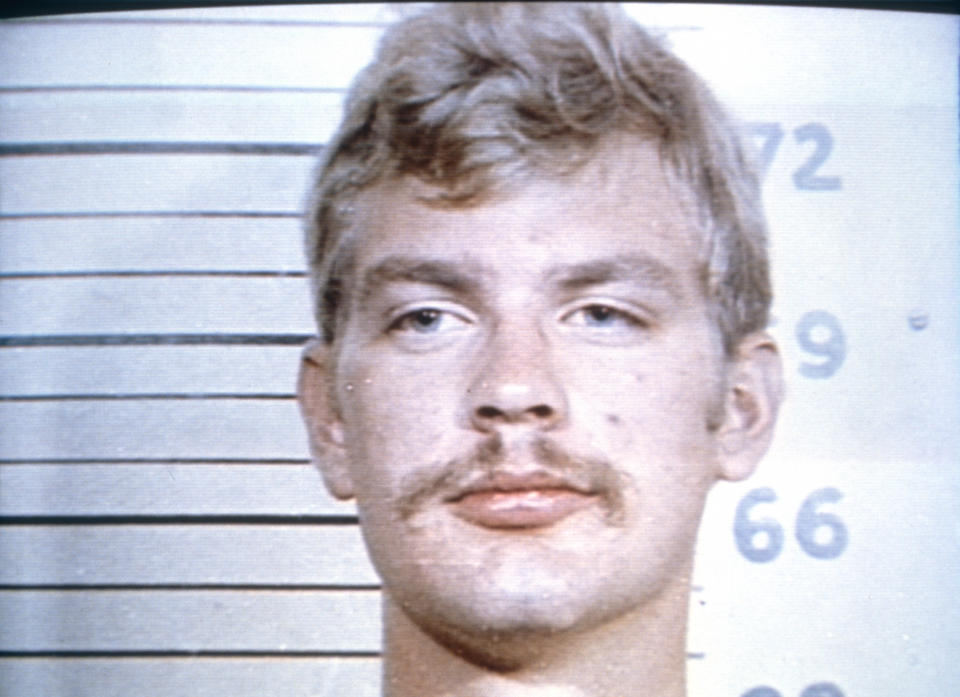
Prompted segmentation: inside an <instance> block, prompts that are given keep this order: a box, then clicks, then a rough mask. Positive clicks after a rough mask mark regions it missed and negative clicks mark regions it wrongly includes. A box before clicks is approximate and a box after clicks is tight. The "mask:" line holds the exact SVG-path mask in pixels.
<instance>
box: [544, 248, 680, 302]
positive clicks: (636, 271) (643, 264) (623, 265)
mask: <svg viewBox="0 0 960 697" xmlns="http://www.w3.org/2000/svg"><path fill="white" fill-rule="evenodd" d="M547 278H548V279H549V280H551V281H552V282H553V283H556V284H557V285H559V286H560V287H561V288H563V289H564V290H581V289H583V288H587V287H589V286H596V285H602V284H604V283H616V282H622V281H627V282H630V283H636V284H638V285H642V286H645V287H648V288H652V289H653V290H661V291H663V292H665V293H667V294H669V295H671V296H672V297H674V298H680V297H682V295H683V293H682V292H681V284H680V279H679V274H678V273H677V272H676V271H674V270H673V269H671V268H670V267H668V266H667V265H666V264H664V263H663V262H661V261H659V260H658V259H655V258H654V257H651V256H648V255H645V254H631V255H627V256H625V257H618V258H616V259H598V260H596V261H588V262H584V263H581V264H570V265H562V266H557V267H554V268H553V269H551V270H550V271H549V272H548V273H547Z"/></svg>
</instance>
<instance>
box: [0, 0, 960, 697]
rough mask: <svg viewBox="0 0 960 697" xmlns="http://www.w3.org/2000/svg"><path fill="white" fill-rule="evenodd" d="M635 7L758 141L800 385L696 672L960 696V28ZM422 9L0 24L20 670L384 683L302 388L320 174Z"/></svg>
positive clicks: (50, 681) (6, 564)
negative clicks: (389, 45)
mask: <svg viewBox="0 0 960 697" xmlns="http://www.w3.org/2000/svg"><path fill="white" fill-rule="evenodd" d="M630 11H631V13H633V14H634V16H636V17H637V18H638V19H639V20H640V21H641V22H642V23H644V24H647V25H649V26H651V27H652V28H654V29H655V30H657V31H658V32H661V33H663V34H665V35H666V36H667V37H668V40H669V42H670V43H671V44H672V46H673V47H674V48H675V49H676V50H677V52H678V53H679V54H680V55H681V56H682V57H683V58H685V59H686V60H687V61H688V62H689V63H690V64H691V65H692V67H693V68H694V69H695V70H697V71H698V72H700V73H701V74H702V75H703V76H704V77H705V78H707V79H708V81H709V82H710V83H711V84H712V85H713V86H714V88H715V89H716V90H717V92H718V93H719V95H720V97H721V98H722V99H723V100H724V101H725V102H726V103H727V104H728V105H729V106H730V107H732V108H733V109H734V111H735V112H736V113H737V114H738V115H739V116H740V117H741V118H742V119H743V120H744V121H745V122H746V123H747V124H748V128H749V130H750V134H751V137H752V138H754V140H755V142H756V144H757V146H758V149H759V150H760V152H761V155H762V158H763V161H764V163H765V167H766V174H765V176H766V180H765V181H766V196H767V208H768V213H769V219H770V226H771V232H772V253H773V258H774V280H775V287H776V302H775V308H774V316H775V320H774V326H773V332H774V333H775V335H776V336H777V338H778V340H779V342H780V345H781V348H782V352H783V357H784V362H785V370H786V376H787V387H788V396H787V400H786V403H785V406H784V410H783V414H782V417H781V422H780V426H779V430H778V435H777V438H776V441H775V444H774V447H773V449H772V451H771V452H770V454H769V455H768V456H767V457H766V459H765V460H764V462H763V464H762V465H761V467H760V469H759V471H758V473H757V474H756V475H755V476H754V477H753V478H751V479H750V480H748V481H746V482H744V483H742V484H738V485H720V486H719V487H718V489H717V490H716V491H715V492H714V495H713V500H712V502H711V504H710V505H709V507H708V510H707V513H706V517H705V521H704V526H703V530H702V533H701V540H700V547H699V550H700V551H699V553H698V557H697V568H696V577H695V579H694V580H695V592H694V594H693V597H692V602H691V628H690V639H689V646H688V652H689V653H688V655H689V660H688V666H689V668H688V670H689V675H690V681H691V684H690V688H691V689H690V694H691V696H692V697H695V696H698V695H703V696H706V695H709V696H710V697H721V696H724V697H856V696H863V695H870V696H871V697H903V696H904V695H918V696H919V695H947V694H952V693H955V692H956V691H957V689H958V688H960V666H958V663H957V661H956V659H955V657H954V652H955V647H956V646H958V645H960V608H958V605H957V602H956V597H957V595H958V591H960V505H958V504H960V475H958V454H960V447H958V446H960V436H958V433H960V413H958V411H960V384H958V375H960V367H958V362H960V351H958V348H960V347H958V343H960V341H958V337H960V329H958V311H957V307H958V299H960V298H958V289H960V284H958V259H960V254H958V251H960V250H958V206H957V187H958V181H960V179H958V168H957V142H958V137H957V118H958V114H957V55H958V51H957V48H958V21H957V19H956V18H955V17H947V16H938V15H929V14H922V13H894V12H863V11H857V10H836V9H834V10H825V9H812V8H806V9H805V8H749V7H736V8H733V7H722V6H716V5H710V6H697V5H682V6H672V7H671V6H661V5H643V6H636V7H632V8H630ZM392 12H393V11H392V10H389V9H387V8H383V7H381V6H375V5H363V6H350V5H335V6H326V7H312V6H297V7H272V8H247V9H244V8H220V9H206V10H200V9H193V10H177V11H162V12H134V13H123V14H101V15H77V16H73V17H59V18H47V19H36V20H17V21H8V22H5V23H2V24H0V141H2V144H0V265H2V269H0V271H2V275H0V515H2V522H3V528H2V530H0V693H2V694H4V695H9V696H10V697H37V696H38V695H72V696H78V697H79V696H82V697H87V696H89V697H111V696H114V695H115V696H118V697H119V696H121V695H122V696H123V697H135V696H143V697H147V696H149V697H158V696H162V695H171V696H172V695H186V694H190V695H210V696H214V695H222V696H224V697H227V696H229V697H247V696H253V695H266V694H269V695H271V696H272V697H287V696H289V697H293V696H295V695H296V696H301V695H351V696H354V697H374V696H375V695H377V694H378V693H379V675H378V659H377V656H378V651H379V615H378V613H379V606H378V601H379V592H378V580H377V578H376V575H375V574H374V572H373V570H372V569H371V567H370V565H369V563H368V562H367V560H366V557H365V554H364V551H363V548H362V543H361V540H360V537H359V533H358V530H357V525H356V514H355V511H354V509H353V508H352V507H351V506H350V505H347V504H341V503H338V502H335V501H333V500H332V499H331V498H330V497H329V496H328V495H327V493H326V492H325V490H324V489H323V487H322V484H321V482H320V479H319V476H318V474H317V473H316V472H315V471H314V470H313V468H312V467H311V466H310V464H309V463H308V461H307V450H306V439H305V435H304V432H303V430H302V427H301V424H300V422H299V416H298V414H297V408H296V405H295V402H294V398H293V389H294V381H295V371H296V366H297V360H298V353H299V349H298V346H299V345H300V344H301V343H302V342H303V341H304V340H305V339H306V337H307V336H308V335H310V334H311V332H312V331H313V326H312V320H311V313H310V308H309V302H308V296H307V281H306V279H305V274H304V263H303V261H302V259H301V250H300V224H299V220H298V215H299V210H300V209H301V206H302V202H303V193H304V190H305V187H306V184H307V181H308V178H309V175H310V172H311V170H312V168H313V164H314V158H315V156H316V153H317V152H318V151H319V148H320V147H321V146H322V144H323V142H324V140H325V139H326V138H327V137H328V136H329V135H330V133H331V131H332V129H333V128H334V127H335V124H336V121H337V119H338V115H339V109H340V103H341V100H342V98H343V95H344V89H345V87H346V86H347V84H348V83H349V81H350V79H351V77H352V76H353V75H354V74H355V73H356V71H357V70H358V69H359V68H360V67H361V66H362V65H364V64H365V63H366V61H367V60H368V59H369V57H370V56H371V55H372V51H373V47H374V45H375V42H376V39H377V37H378V36H379V34H380V33H381V31H382V28H383V27H384V26H385V25H386V24H387V23H388V22H389V21H390V20H391V18H392V17H393V16H394V15H393V14H392Z"/></svg>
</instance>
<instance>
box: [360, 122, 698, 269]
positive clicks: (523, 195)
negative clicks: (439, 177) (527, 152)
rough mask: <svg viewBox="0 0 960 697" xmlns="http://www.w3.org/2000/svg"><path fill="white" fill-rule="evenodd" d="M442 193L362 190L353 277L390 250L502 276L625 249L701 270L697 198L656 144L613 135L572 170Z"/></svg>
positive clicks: (398, 185) (391, 186) (417, 185)
mask: <svg viewBox="0 0 960 697" xmlns="http://www.w3.org/2000/svg"><path fill="white" fill-rule="evenodd" d="M439 193H440V191H439V190H438V189H436V188H433V187H430V186H428V185H426V184H423V183H422V182H419V181H418V180H415V179H412V178H406V179H400V180H393V181H389V182H384V183H381V184H379V185H377V186H376V187H374V188H372V189H370V190H368V191H366V192H364V193H363V194H362V195H361V197H360V199H359V200H358V202H357V203H358V206H357V210H358V214H357V218H356V225H355V226H354V234H353V240H352V244H351V247H352V248H353V257H354V263H353V264H352V266H353V269H354V271H355V274H354V276H356V275H357V273H356V272H359V275H360V276H362V274H363V272H364V270H367V269H369V268H371V267H373V266H377V265H380V264H382V263H383V261H384V260H385V259H387V258H390V257H402V258H410V259H422V260H430V259H437V260H441V261H449V262H453V263H460V264H462V265H463V268H464V269H467V268H476V269H480V270H487V271H491V272H493V273H494V274H496V273H497V271H498V270H500V271H511V270H512V271H518V270H523V269H526V270H528V271H534V270H537V269H542V268H548V267H549V268H556V267H557V266H562V265H564V264H584V263H589V262H591V261H592V260H596V259H608V260H609V259H614V258H616V257H618V256H630V257H631V258H634V259H636V258H638V257H640V256H646V257H648V258H649V259H650V260H651V262H652V263H653V264H660V265H661V266H665V267H668V268H670V269H672V270H674V271H676V272H677V273H680V274H681V275H691V276H694V277H697V278H699V277H700V275H701V274H700V269H701V268H702V261H703V259H704V254H703V252H704V244H703V242H704V240H703V235H702V233H701V231H700V226H699V225H698V224H697V222H696V221H697V215H696V212H695V211H696V206H695V205H694V201H693V197H692V195H691V194H690V191H689V188H688V187H687V186H685V185H683V184H681V183H680V182H679V181H678V180H677V178H676V177H675V176H673V175H672V173H671V171H670V170H669V169H668V168H667V167H666V166H664V164H663V163H662V161H661V158H660V155H659V153H658V150H657V147H656V144H655V143H652V142H648V141H641V140H639V139H636V138H631V137H629V136H624V137H621V138H616V139H613V138H611V139H609V140H608V141H607V142H606V143H605V144H603V145H601V146H600V147H598V148H597V150H596V152H595V153H594V155H593V157H592V158H591V159H590V160H589V161H588V162H586V163H585V164H584V165H583V166H581V167H579V168H578V169H577V170H575V171H574V172H572V173H569V174H566V175H563V176H550V175H549V174H543V173H541V174H532V175H528V176H525V177H523V178H522V179H520V180H519V181H517V182H515V183H514V185H513V186H511V184H510V183H509V182H507V183H506V184H505V185H503V186H501V187H500V189H499V190H498V191H497V192H496V193H493V194H491V195H489V196H487V197H485V198H484V199H482V200H481V201H480V202H479V203H474V204H472V205H452V204H446V203H444V202H442V200H441V199H439V197H438V194H439Z"/></svg>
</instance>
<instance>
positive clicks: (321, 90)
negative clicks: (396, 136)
mask: <svg viewBox="0 0 960 697" xmlns="http://www.w3.org/2000/svg"><path fill="white" fill-rule="evenodd" d="M346 91H347V88H346V87H295V86H289V87H282V86H276V85H17V86H6V87H0V94H11V93H25V92H253V93H260V92H266V93H270V92H277V93H293V94H344V93H346Z"/></svg>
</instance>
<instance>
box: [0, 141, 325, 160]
mask: <svg viewBox="0 0 960 697" xmlns="http://www.w3.org/2000/svg"><path fill="white" fill-rule="evenodd" d="M321 148H322V146H321V145H319V144H316V143H235V142H221V143H216V142H202V143H201V142H109V141H107V142H64V143H0V157H23V156H29V155H309V156H311V157H314V156H316V155H318V154H319V153H320V150H321Z"/></svg>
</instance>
